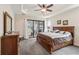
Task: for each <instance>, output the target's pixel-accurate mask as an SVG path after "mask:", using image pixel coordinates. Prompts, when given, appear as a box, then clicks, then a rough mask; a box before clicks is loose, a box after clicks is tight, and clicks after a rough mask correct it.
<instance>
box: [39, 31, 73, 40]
mask: <svg viewBox="0 0 79 59" xmlns="http://www.w3.org/2000/svg"><path fill="white" fill-rule="evenodd" d="M40 34H43V35H46V36H49V37H51V38H52V39H60V40H67V41H70V40H71V39H72V35H71V33H70V32H65V34H62V33H52V32H40Z"/></svg>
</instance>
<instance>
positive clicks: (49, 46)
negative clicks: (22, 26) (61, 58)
mask: <svg viewBox="0 0 79 59" xmlns="http://www.w3.org/2000/svg"><path fill="white" fill-rule="evenodd" d="M37 41H38V42H39V43H40V44H41V45H42V46H43V47H44V48H45V49H46V50H47V51H48V52H49V53H50V54H51V53H52V52H53V51H55V50H58V49H60V48H63V47H65V46H68V45H72V40H71V41H67V42H66V44H65V43H64V42H63V43H61V44H57V45H55V41H54V39H52V38H51V37H49V36H45V35H42V34H38V35H37Z"/></svg>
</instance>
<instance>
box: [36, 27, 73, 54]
mask: <svg viewBox="0 0 79 59" xmlns="http://www.w3.org/2000/svg"><path fill="white" fill-rule="evenodd" d="M53 30H60V31H64V32H68V33H70V34H71V36H72V37H71V38H69V37H70V34H69V35H68V38H69V39H68V40H65V39H64V37H67V35H64V34H63V35H61V34H59V33H57V34H56V33H53V34H52V33H45V32H43V33H38V34H37V42H39V43H40V44H41V45H42V46H43V47H44V48H45V49H46V50H47V51H48V52H49V53H50V54H51V53H52V52H53V51H55V50H58V49H60V48H63V47H65V46H69V45H73V40H74V26H65V27H64V26H54V27H53ZM51 34H52V35H51ZM62 40H64V41H62ZM59 41H60V42H59Z"/></svg>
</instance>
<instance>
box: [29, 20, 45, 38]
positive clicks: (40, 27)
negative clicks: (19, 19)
mask: <svg viewBox="0 0 79 59" xmlns="http://www.w3.org/2000/svg"><path fill="white" fill-rule="evenodd" d="M28 28H29V29H30V35H29V36H30V37H36V36H37V34H38V32H43V31H44V21H39V20H28Z"/></svg>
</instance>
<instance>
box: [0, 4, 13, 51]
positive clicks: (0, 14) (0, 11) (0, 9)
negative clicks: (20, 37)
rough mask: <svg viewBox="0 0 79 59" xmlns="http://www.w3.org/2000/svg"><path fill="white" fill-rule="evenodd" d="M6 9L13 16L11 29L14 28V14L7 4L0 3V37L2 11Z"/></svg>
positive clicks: (1, 32) (1, 33) (0, 34)
mask: <svg viewBox="0 0 79 59" xmlns="http://www.w3.org/2000/svg"><path fill="white" fill-rule="evenodd" d="M5 11H7V12H8V13H9V14H10V15H11V16H12V18H13V23H12V24H13V30H14V15H13V12H12V10H11V7H10V6H9V5H6V4H5V5H0V37H1V36H2V35H3V12H5ZM0 52H1V39H0Z"/></svg>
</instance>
